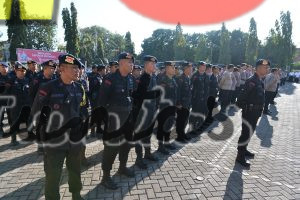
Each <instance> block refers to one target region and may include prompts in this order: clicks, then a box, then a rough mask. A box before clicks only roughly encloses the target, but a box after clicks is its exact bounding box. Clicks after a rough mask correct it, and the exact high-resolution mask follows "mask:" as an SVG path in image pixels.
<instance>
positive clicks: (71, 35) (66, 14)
mask: <svg viewBox="0 0 300 200" xmlns="http://www.w3.org/2000/svg"><path fill="white" fill-rule="evenodd" d="M62 18H63V27H64V29H65V42H66V43H67V44H66V50H67V52H68V53H70V54H73V55H74V56H78V54H79V34H78V25H77V10H76V8H75V5H74V3H73V2H72V3H71V14H70V11H69V9H68V8H64V9H63V10H62Z"/></svg>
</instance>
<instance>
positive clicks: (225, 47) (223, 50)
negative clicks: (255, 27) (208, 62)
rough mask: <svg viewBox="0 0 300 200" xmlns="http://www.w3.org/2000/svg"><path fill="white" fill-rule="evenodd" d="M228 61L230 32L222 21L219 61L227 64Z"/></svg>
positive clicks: (229, 58) (229, 59) (229, 60)
mask: <svg viewBox="0 0 300 200" xmlns="http://www.w3.org/2000/svg"><path fill="white" fill-rule="evenodd" d="M230 62H231V57H230V33H229V31H228V30H227V29H226V27H225V24H224V23H223V24H222V29H221V39H220V55H219V63H224V64H229V63H230Z"/></svg>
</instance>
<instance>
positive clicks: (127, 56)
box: [118, 52, 134, 62]
mask: <svg viewBox="0 0 300 200" xmlns="http://www.w3.org/2000/svg"><path fill="white" fill-rule="evenodd" d="M122 59H131V60H132V62H134V57H133V55H132V54H130V53H127V52H122V53H120V54H119V56H118V61H120V60H122Z"/></svg>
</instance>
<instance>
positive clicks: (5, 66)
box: [0, 62, 9, 68]
mask: <svg viewBox="0 0 300 200" xmlns="http://www.w3.org/2000/svg"><path fill="white" fill-rule="evenodd" d="M0 65H2V66H3V67H4V68H8V67H9V64H8V63H7V62H0Z"/></svg>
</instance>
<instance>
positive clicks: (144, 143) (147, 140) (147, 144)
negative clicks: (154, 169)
mask: <svg viewBox="0 0 300 200" xmlns="http://www.w3.org/2000/svg"><path fill="white" fill-rule="evenodd" d="M150 140H151V136H149V137H146V138H143V139H142V140H141V141H140V142H137V143H136V144H135V152H136V156H137V160H138V159H142V158H143V146H144V148H145V153H150V151H151V147H150V144H151V141H150ZM140 143H142V144H140ZM147 151H148V152H147Z"/></svg>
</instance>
